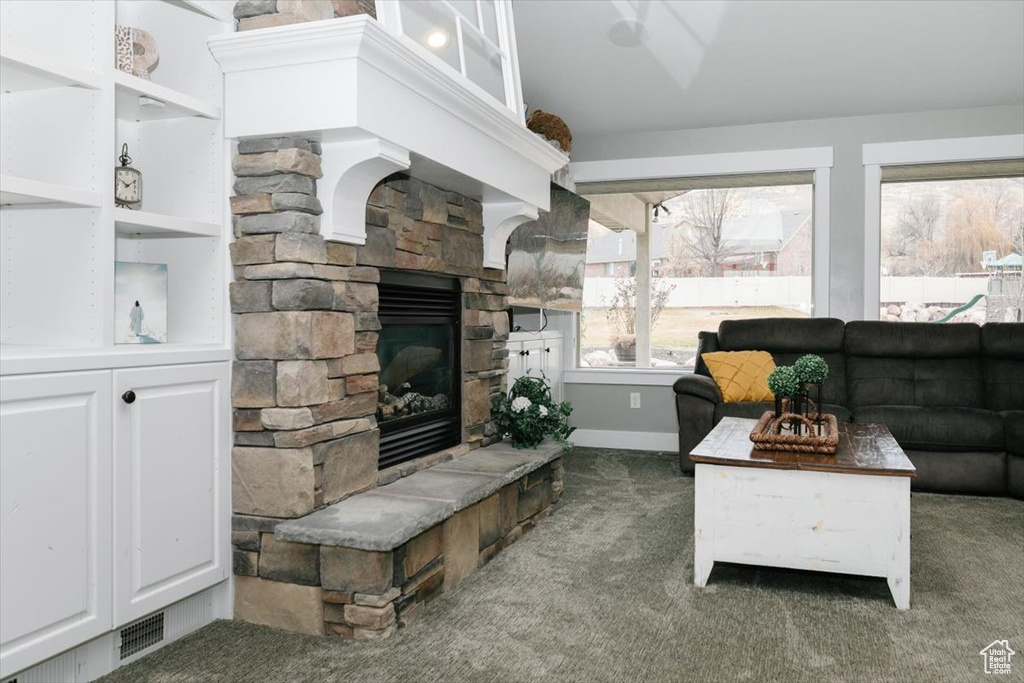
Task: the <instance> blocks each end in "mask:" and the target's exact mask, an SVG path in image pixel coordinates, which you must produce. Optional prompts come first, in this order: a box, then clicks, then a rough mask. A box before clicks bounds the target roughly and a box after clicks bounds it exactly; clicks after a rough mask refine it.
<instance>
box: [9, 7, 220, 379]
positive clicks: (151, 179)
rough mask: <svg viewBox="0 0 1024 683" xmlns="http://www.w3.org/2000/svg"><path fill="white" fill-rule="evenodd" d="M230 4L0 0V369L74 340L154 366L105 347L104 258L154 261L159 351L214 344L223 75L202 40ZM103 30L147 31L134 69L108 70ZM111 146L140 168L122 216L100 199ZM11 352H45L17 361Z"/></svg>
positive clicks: (106, 190)
mask: <svg viewBox="0 0 1024 683" xmlns="http://www.w3.org/2000/svg"><path fill="white" fill-rule="evenodd" d="M232 6H233V3H232V2H231V1H230V0H146V1H141V0H115V1H113V2H111V1H110V0H78V1H76V2H59V3H58V2H51V1H48V0H4V1H3V2H0V91H2V95H0V98H2V99H0V120H2V122H3V129H2V133H0V288H2V291H0V305H2V307H3V319H2V321H0V374H3V375H9V374H19V373H22V372H28V371H36V370H38V368H39V367H41V365H42V366H44V365H45V361H42V360H40V358H51V359H55V358H56V354H54V353H52V352H53V351H56V350H59V349H63V350H66V352H67V353H68V354H69V355H70V357H71V360H70V361H67V362H61V363H60V364H59V365H60V367H69V366H73V365H74V358H76V357H77V358H84V357H85V355H84V354H83V353H81V349H91V350H92V351H93V352H102V353H101V354H100V356H101V357H105V358H110V359H116V358H118V357H121V358H126V359H130V358H131V357H134V356H136V355H139V354H146V355H147V356H151V357H153V358H154V359H156V362H160V361H159V359H160V358H162V357H163V356H162V355H161V354H159V353H157V354H154V353H153V352H151V351H149V350H147V349H143V348H142V347H140V346H135V345H124V346H121V345H116V344H115V340H116V339H117V338H118V336H119V333H118V327H117V326H118V323H119V322H123V321H117V320H115V315H114V310H113V307H114V262H115V261H119V260H138V261H142V262H155V263H166V264H167V265H168V280H169V283H168V288H169V295H168V301H167V307H168V342H167V345H166V346H167V347H175V346H176V347H177V348H180V349H182V350H186V349H189V348H194V347H195V345H201V346H202V345H214V346H217V345H220V346H221V347H222V348H228V346H229V340H228V330H229V329H230V323H229V313H228V306H227V296H226V292H227V278H228V275H229V273H230V269H229V267H228V264H227V242H228V230H227V226H228V225H229V220H228V219H229V215H228V212H227V199H226V197H227V191H226V189H227V185H228V182H229V180H230V177H229V175H228V173H229V171H228V164H227V160H228V151H227V146H226V144H225V141H224V136H223V124H222V121H221V118H222V112H223V109H222V100H223V78H222V76H221V72H220V69H219V68H218V66H217V64H216V63H215V61H214V60H213V58H212V56H211V54H210V52H209V50H208V48H207V46H206V40H207V38H208V37H209V36H211V35H215V34H218V33H225V32H230V31H231V30H232V29H233V21H232V17H231V10H232ZM58 15H59V17H60V20H59V21H55V20H54V17H55V16H58ZM115 24H119V25H125V26H131V27H134V28H138V29H142V30H145V31H147V32H149V33H150V34H151V35H152V36H153V38H154V39H155V41H156V44H157V48H158V50H159V53H160V59H159V62H158V64H157V66H156V68H155V69H154V70H153V71H152V73H151V74H150V78H148V79H146V78H140V77H138V76H135V75H132V74H128V73H125V72H122V71H118V70H116V69H115V68H114V66H113V62H114V58H113V51H114V25H115ZM125 143H127V144H128V150H129V154H130V155H131V157H132V166H133V167H134V168H137V169H139V170H140V171H141V172H142V175H143V201H142V205H141V206H140V207H138V210H128V209H124V208H120V207H117V206H116V205H115V204H114V201H113V169H114V167H115V166H116V165H117V157H118V156H119V154H120V149H121V145H122V144H125ZM24 347H30V348H31V347H41V348H44V349H48V351H47V352H46V353H44V354H42V355H41V356H39V357H37V358H36V359H35V360H33V361H32V363H31V364H26V363H27V361H23V359H24V358H25V357H26V355H25V354H24V353H23V352H19V351H16V349H18V348H24ZM91 355H95V353H92V354H91ZM164 356H166V357H167V358H175V359H178V360H180V358H181V354H179V353H176V352H175V353H171V354H169V355H168V354H164ZM198 357H201V355H200V356H197V358H198ZM83 362H84V361H83ZM125 362H131V363H134V361H130V360H127V361H125ZM54 363H56V360H54ZM30 367H31V368H33V370H29V368H30ZM54 367H56V365H55V366H54Z"/></svg>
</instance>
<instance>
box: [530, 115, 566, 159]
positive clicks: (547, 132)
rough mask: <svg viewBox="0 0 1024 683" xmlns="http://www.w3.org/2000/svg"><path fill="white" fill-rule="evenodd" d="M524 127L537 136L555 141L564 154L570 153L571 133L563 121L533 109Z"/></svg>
mask: <svg viewBox="0 0 1024 683" xmlns="http://www.w3.org/2000/svg"><path fill="white" fill-rule="evenodd" d="M526 127H527V128H529V129H530V130H532V131H533V132H534V133H537V134H538V135H543V136H544V137H546V138H547V139H549V140H554V141H556V142H557V143H558V144H559V145H561V146H562V151H563V152H565V153H566V154H568V153H569V152H571V151H572V133H571V132H570V131H569V126H567V125H565V121H563V120H562V119H561V118H559V117H558V116H555V115H554V114H549V113H548V112H546V111H544V110H543V109H534V110H533V113H532V114H530V116H529V117H528V118H527V119H526Z"/></svg>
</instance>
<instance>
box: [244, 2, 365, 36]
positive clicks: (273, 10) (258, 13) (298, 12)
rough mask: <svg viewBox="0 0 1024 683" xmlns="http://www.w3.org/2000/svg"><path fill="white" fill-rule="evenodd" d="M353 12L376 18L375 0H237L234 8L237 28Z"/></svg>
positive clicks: (329, 17)
mask: <svg viewBox="0 0 1024 683" xmlns="http://www.w3.org/2000/svg"><path fill="white" fill-rule="evenodd" d="M353 14H369V15H370V16H371V17H374V18H376V17H377V10H376V7H375V5H374V0H238V2H236V3H235V8H234V15H235V19H237V20H238V27H237V28H238V30H239V31H251V30H253V29H258V28H268V27H270V26H285V25H287V24H300V23H303V22H306V21H320V20H322V19H332V18H334V17H348V16H351V15H353Z"/></svg>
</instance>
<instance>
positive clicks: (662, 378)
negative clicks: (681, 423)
mask: <svg viewBox="0 0 1024 683" xmlns="http://www.w3.org/2000/svg"><path fill="white" fill-rule="evenodd" d="M832 166H833V149H832V147H802V148H794V149H779V150H763V151H757V152H725V153H721V154H690V155H684V156H668V157H637V158H633V159H608V160H603V161H577V162H572V163H570V164H569V168H570V173H571V174H572V176H573V179H574V180H575V182H576V183H591V182H609V181H616V180H657V179H660V178H689V177H699V176H718V175H740V174H749V173H784V172H787V171H813V172H814V206H813V215H814V233H813V236H812V240H813V241H812V250H813V251H812V253H813V256H812V265H811V267H812V271H813V272H812V276H811V277H812V280H811V297H812V305H813V306H814V317H816V318H827V317H828V315H829V296H830V291H829V257H830V250H831V240H830V239H829V225H830V221H831V213H830V211H831V201H830V198H831V196H832V190H831V177H832ZM577 327H578V326H576V325H575V324H574V329H576V328H577ZM578 355H579V354H578V353H573V364H572V366H571V367H572V368H573V369H571V370H566V372H565V375H564V381H565V382H566V383H567V384H635V385H637V386H671V385H672V383H673V382H674V381H675V380H676V379H678V378H679V376H680V375H685V374H689V373H690V372H692V370H663V369H658V368H653V369H652V368H636V369H614V370H612V369H604V368H580V367H579V358H578V357H577V356H578Z"/></svg>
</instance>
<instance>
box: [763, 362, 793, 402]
mask: <svg viewBox="0 0 1024 683" xmlns="http://www.w3.org/2000/svg"><path fill="white" fill-rule="evenodd" d="M768 388H769V389H771V390H772V393H773V394H775V395H776V396H781V397H790V396H795V395H796V394H798V393H799V392H800V380H799V378H798V377H797V373H796V370H795V369H793V366H791V365H780V366H778V367H777V368H775V369H774V370H772V374H770V375H768Z"/></svg>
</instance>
